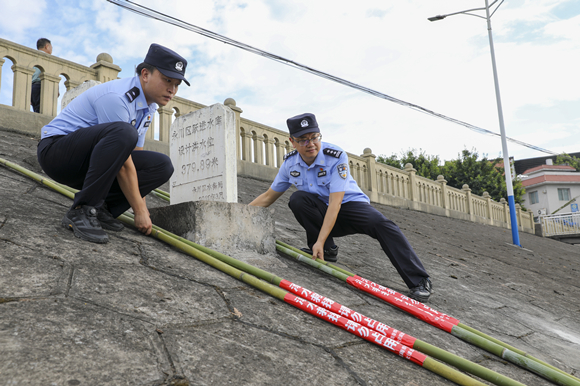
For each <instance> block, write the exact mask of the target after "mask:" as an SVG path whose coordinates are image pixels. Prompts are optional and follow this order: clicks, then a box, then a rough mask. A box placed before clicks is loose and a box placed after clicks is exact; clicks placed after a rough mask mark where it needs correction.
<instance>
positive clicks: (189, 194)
mask: <svg viewBox="0 0 580 386" xmlns="http://www.w3.org/2000/svg"><path fill="white" fill-rule="evenodd" d="M234 119H235V117H234V112H233V111H232V110H231V109H230V108H229V107H226V106H224V105H222V104H219V103H216V104H215V105H212V106H209V107H206V108H203V109H201V110H197V111H193V112H191V113H189V114H186V115H183V116H180V117H178V118H177V119H176V120H175V121H174V122H173V124H172V125H171V134H170V135H171V138H170V143H169V156H170V157H171V162H173V167H174V168H175V172H174V173H173V176H171V179H170V180H169V186H170V193H171V205H174V204H178V203H182V202H187V201H199V200H206V201H221V202H230V203H235V202H237V201H238V187H237V157H236V129H235V121H234Z"/></svg>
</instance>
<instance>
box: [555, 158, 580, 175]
mask: <svg viewBox="0 0 580 386" xmlns="http://www.w3.org/2000/svg"><path fill="white" fill-rule="evenodd" d="M555 164H556V165H570V166H572V167H573V168H575V169H576V171H577V172H580V158H576V157H573V156H571V155H569V154H566V153H563V154H560V155H558V157H556V162H555Z"/></svg>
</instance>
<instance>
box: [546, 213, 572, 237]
mask: <svg viewBox="0 0 580 386" xmlns="http://www.w3.org/2000/svg"><path fill="white" fill-rule="evenodd" d="M540 219H541V221H542V230H543V232H544V236H546V237H550V236H560V235H580V213H567V214H555V215H551V216H542V217H541V218H540Z"/></svg>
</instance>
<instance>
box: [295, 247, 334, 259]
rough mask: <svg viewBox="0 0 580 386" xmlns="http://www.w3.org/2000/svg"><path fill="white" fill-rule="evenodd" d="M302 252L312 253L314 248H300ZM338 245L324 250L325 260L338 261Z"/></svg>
mask: <svg viewBox="0 0 580 386" xmlns="http://www.w3.org/2000/svg"><path fill="white" fill-rule="evenodd" d="M300 250H301V251H302V252H306V253H308V254H309V255H312V249H310V248H300ZM337 256H338V246H337V245H335V246H334V247H330V249H325V250H324V261H328V262H329V263H336V262H337V261H338V257H337Z"/></svg>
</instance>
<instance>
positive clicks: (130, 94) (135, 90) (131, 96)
mask: <svg viewBox="0 0 580 386" xmlns="http://www.w3.org/2000/svg"><path fill="white" fill-rule="evenodd" d="M139 94H141V91H139V87H137V86H135V87H133V88H132V89H131V90H129V91H127V92H126V93H125V96H126V97H127V99H128V100H129V103H131V102H133V101H134V100H135V99H137V97H138V96H139Z"/></svg>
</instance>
